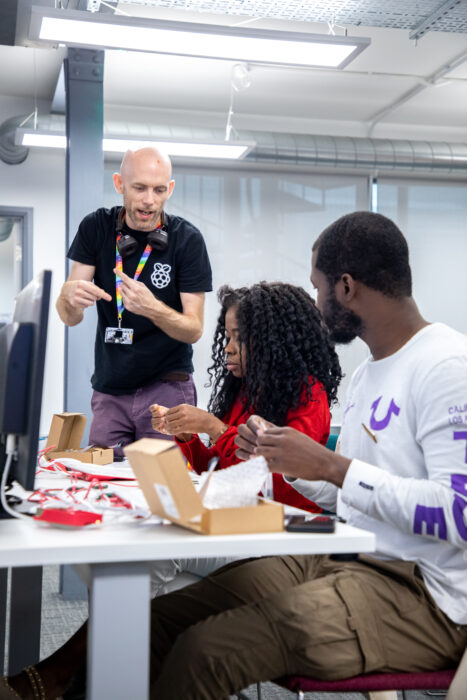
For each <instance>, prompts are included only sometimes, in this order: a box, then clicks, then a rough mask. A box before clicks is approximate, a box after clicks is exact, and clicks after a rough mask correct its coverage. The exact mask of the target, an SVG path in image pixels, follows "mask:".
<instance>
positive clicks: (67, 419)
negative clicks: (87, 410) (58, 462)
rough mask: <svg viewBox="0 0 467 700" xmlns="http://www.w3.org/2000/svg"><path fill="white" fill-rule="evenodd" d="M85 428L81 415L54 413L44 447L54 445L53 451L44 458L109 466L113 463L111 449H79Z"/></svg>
mask: <svg viewBox="0 0 467 700" xmlns="http://www.w3.org/2000/svg"><path fill="white" fill-rule="evenodd" d="M85 426H86V416H83V414H82V413H55V414H54V415H53V416H52V423H51V425H50V431H49V437H48V438H47V445H46V446H47V447H50V446H52V445H55V449H53V450H51V451H50V452H47V453H46V454H45V458H46V459H48V460H51V459H60V457H69V458H70V459H78V460H79V461H80V462H85V463H86V464H111V463H112V462H113V461H114V451H113V449H112V448H111V447H87V448H86V449H85V450H81V449H80V445H81V440H82V438H83V433H84V428H85Z"/></svg>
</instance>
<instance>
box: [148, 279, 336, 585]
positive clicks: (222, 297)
mask: <svg viewBox="0 0 467 700" xmlns="http://www.w3.org/2000/svg"><path fill="white" fill-rule="evenodd" d="M218 299H219V302H220V303H221V312H220V315H219V319H218V321H217V328H216V331H215V333H214V342H213V350H212V359H213V364H212V366H211V367H210V368H209V370H208V372H209V374H210V377H211V384H212V385H213V390H212V394H211V399H210V401H209V406H208V411H204V410H202V409H200V408H196V407H195V406H189V405H188V404H180V405H179V406H174V407H173V408H164V407H162V406H158V405H153V406H151V411H152V425H153V428H154V429H155V430H158V431H159V432H165V433H169V434H171V435H174V436H175V440H176V442H177V443H178V444H179V446H180V448H181V450H182V452H183V454H184V455H185V457H186V458H187V459H188V461H189V462H190V463H191V464H192V466H193V468H194V469H195V471H197V472H198V473H201V472H203V471H205V470H206V469H207V468H208V464H209V462H210V460H211V459H212V458H213V457H217V458H218V460H219V462H218V467H219V468H220V469H222V468H225V467H229V466H231V465H232V464H236V463H237V462H239V461H240V460H239V458H238V457H237V456H236V449H237V447H236V445H235V438H236V436H237V429H238V426H239V425H240V424H242V423H246V421H247V420H248V418H249V417H250V416H251V415H252V414H258V415H260V416H262V418H264V419H266V421H270V422H271V423H274V424H275V425H287V426H290V427H292V428H295V429H296V430H299V431H300V432H302V433H305V434H306V435H309V436H310V437H312V438H313V439H314V440H316V441H317V442H320V443H321V444H322V445H325V444H326V441H327V439H328V437H329V428H330V420H331V414H330V411H329V407H330V405H331V404H332V403H333V402H334V401H335V400H336V396H337V387H338V385H339V381H340V379H341V376H342V375H341V370H340V366H339V361H338V359H337V355H336V352H335V350H334V348H333V346H332V344H331V342H330V340H329V338H328V334H327V331H326V329H325V327H324V326H323V324H322V320H321V315H320V313H319V311H318V309H317V308H316V305H315V302H314V301H313V299H312V298H311V297H310V295H309V294H307V293H306V292H305V290H304V289H302V288H301V287H295V286H293V285H291V284H285V283H283V282H273V283H267V282H260V283H259V284H255V285H253V286H252V287H249V288H247V287H242V288H240V289H232V288H231V287H227V286H224V287H221V289H220V290H219V292H218ZM198 433H205V434H207V435H209V438H210V446H209V447H208V446H206V445H205V444H204V443H203V442H202V441H201V440H200V438H199V435H198ZM271 476H272V494H270V495H271V496H272V497H273V498H274V500H275V501H279V502H281V503H285V504H287V505H292V506H295V507H297V508H302V509H304V510H308V511H311V512H320V511H321V508H319V507H318V506H317V505H316V504H315V503H313V501H310V500H308V499H307V498H305V497H304V496H302V495H301V494H299V493H298V492H297V491H296V490H295V489H294V488H293V487H292V486H291V485H290V484H288V483H287V482H286V481H284V479H283V477H282V475H281V474H272V475H271ZM231 561H232V558H229V559H227V558H225V557H215V558H210V559H183V560H180V559H177V560H168V561H158V562H156V563H155V564H154V565H153V566H152V570H151V587H152V595H153V596H156V595H160V594H161V593H166V592H168V590H171V589H173V588H176V587H179V586H180V585H182V584H181V581H182V580H181V579H178V580H176V579H177V576H178V574H180V573H182V572H185V574H187V573H188V574H194V575H196V576H198V577H199V576H206V575H207V574H209V573H211V572H212V571H214V570H215V569H217V568H219V567H220V566H223V565H224V564H227V563H229V562H231ZM174 580H176V582H175V584H173V583H172V582H173V581H174ZM191 580H192V579H191ZM184 583H186V575H185V581H184Z"/></svg>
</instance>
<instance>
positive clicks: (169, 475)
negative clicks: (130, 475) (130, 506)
mask: <svg viewBox="0 0 467 700" xmlns="http://www.w3.org/2000/svg"><path fill="white" fill-rule="evenodd" d="M123 451H124V452H125V455H126V456H127V457H128V459H129V461H130V464H131V466H132V468H133V471H134V473H135V476H136V478H137V479H138V482H139V484H140V486H141V488H142V490H143V493H144V495H145V498H146V500H147V502H148V505H149V507H150V508H151V512H152V513H154V515H158V516H159V517H160V518H167V517H169V518H170V520H173V521H175V522H179V523H183V524H187V523H188V522H190V521H192V520H193V518H198V520H200V519H201V514H202V511H203V504H202V503H201V499H200V497H199V496H198V494H197V492H196V490H195V487H194V486H193V484H192V483H191V479H190V476H189V474H188V470H187V468H186V463H185V459H184V457H183V454H182V452H181V450H180V448H179V447H178V445H177V444H176V443H174V442H172V441H169V440H160V439H157V438H154V439H152V438H142V439H141V440H137V442H133V443H132V444H131V445H127V446H126V447H124V449H123Z"/></svg>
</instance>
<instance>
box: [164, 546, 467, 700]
mask: <svg viewBox="0 0 467 700" xmlns="http://www.w3.org/2000/svg"><path fill="white" fill-rule="evenodd" d="M151 605H152V611H151V612H152V615H151V694H150V697H151V700H156V699H157V700H180V698H183V700H223V699H225V698H228V697H229V695H230V694H232V693H234V692H235V691H238V690H240V689H242V688H246V687H247V686H248V685H250V684H251V683H254V682H257V681H265V680H271V679H274V678H278V677H280V676H282V675H285V674H302V675H310V676H313V677H315V678H319V679H327V680H332V679H339V678H346V677H349V676H354V675H358V674H361V673H370V672H376V671H382V672H391V671H424V670H436V669H443V668H449V667H452V666H453V665H455V664H456V663H457V662H458V660H459V659H460V657H461V656H462V653H463V651H464V648H465V646H466V644H467V626H465V625H464V626H459V625H456V624H455V623H453V622H452V621H450V620H449V619H448V618H447V617H446V616H445V615H444V613H442V612H441V611H440V609H439V608H438V607H437V606H436V604H435V603H434V601H433V599H432V598H431V596H430V594H429V593H428V591H427V589H426V587H425V585H424V583H423V580H422V578H421V576H420V575H419V573H418V570H417V568H416V566H415V565H414V564H411V563H408V562H402V561H381V560H377V559H373V558H371V557H368V556H366V555H360V556H359V558H358V560H356V561H349V562H343V561H334V560H332V559H330V558H329V557H323V556H296V557H293V556H285V557H266V558H261V559H250V560H246V561H245V560H243V561H238V562H234V563H232V564H229V565H227V566H225V567H223V568H222V569H219V570H218V571H216V572H214V573H213V574H211V575H210V576H208V577H206V578H205V579H203V580H202V581H200V582H199V583H195V584H193V585H191V586H188V587H187V588H184V589H182V590H178V591H175V592H173V593H169V594H168V595H165V596H161V597H159V598H156V599H154V600H153V601H152V604H151Z"/></svg>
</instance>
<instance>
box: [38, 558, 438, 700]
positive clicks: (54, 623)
mask: <svg viewBox="0 0 467 700" xmlns="http://www.w3.org/2000/svg"><path fill="white" fill-rule="evenodd" d="M87 615H88V604H87V602H86V601H69V600H64V599H63V596H62V595H61V594H60V593H59V567H58V566H47V567H44V577H43V594H42V632H41V658H44V657H46V656H49V655H50V654H51V653H52V652H53V651H55V649H57V648H58V647H60V646H61V645H62V644H63V643H64V642H65V641H66V640H67V639H68V638H69V637H70V636H71V635H72V634H73V632H75V631H76V630H77V629H78V627H80V625H81V624H82V623H83V622H84V620H85V619H86V618H87ZM261 689H262V697H261V700H293V698H295V697H296V696H295V694H294V693H290V692H288V691H287V690H284V689H282V688H279V687H278V686H276V685H274V684H273V683H263V684H262V686H261ZM243 692H244V695H245V696H246V697H248V698H249V699H250V700H257V694H256V686H251V687H250V688H247V689H246V690H245V691H243ZM407 697H408V698H409V699H410V700H429V699H430V697H431V698H433V696H428V695H427V694H426V693H421V692H418V691H417V692H416V691H414V692H410V693H407ZM436 697H438V698H440V697H442V696H439V695H437V696H436ZM305 698H306V700H363V698H364V696H363V695H361V694H360V693H347V694H345V695H341V694H335V693H306V694H305ZM102 700H112V699H111V698H103V699H102ZM129 700H130V699H129ZM161 700H162V699H161Z"/></svg>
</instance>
